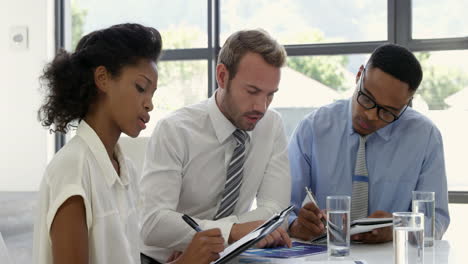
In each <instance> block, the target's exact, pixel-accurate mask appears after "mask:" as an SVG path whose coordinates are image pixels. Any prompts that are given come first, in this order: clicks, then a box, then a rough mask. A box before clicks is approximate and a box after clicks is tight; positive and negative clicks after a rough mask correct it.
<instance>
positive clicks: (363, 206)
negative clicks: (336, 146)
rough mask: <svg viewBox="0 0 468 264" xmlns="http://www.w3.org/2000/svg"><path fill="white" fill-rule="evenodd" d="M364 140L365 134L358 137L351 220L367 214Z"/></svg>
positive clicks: (367, 200) (367, 196)
mask: <svg viewBox="0 0 468 264" xmlns="http://www.w3.org/2000/svg"><path fill="white" fill-rule="evenodd" d="M366 140H367V136H365V137H362V136H361V137H360V138H359V149H358V152H357V156H356V168H355V169H354V176H353V194H352V196H351V197H352V198H351V220H355V219H360V218H364V217H367V216H368V202H369V194H368V192H369V189H368V184H369V174H368V172H367V166H366Z"/></svg>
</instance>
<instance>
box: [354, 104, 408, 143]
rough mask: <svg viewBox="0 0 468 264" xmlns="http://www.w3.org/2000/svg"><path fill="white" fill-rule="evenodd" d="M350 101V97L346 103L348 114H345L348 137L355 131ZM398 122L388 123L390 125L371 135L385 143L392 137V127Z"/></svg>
mask: <svg viewBox="0 0 468 264" xmlns="http://www.w3.org/2000/svg"><path fill="white" fill-rule="evenodd" d="M352 100H353V97H351V99H349V100H348V102H347V103H348V114H347V125H346V127H347V128H346V129H347V130H348V133H349V135H352V134H353V133H356V131H354V128H353V117H352V106H353V104H352ZM398 122H399V120H397V121H395V122H393V123H390V124H388V125H386V126H384V127H383V128H381V129H379V130H377V131H375V132H374V133H372V134H377V135H379V136H380V137H381V138H382V139H384V140H385V141H389V140H390V137H391V136H392V130H393V127H394V126H395V125H396V124H397V123H398ZM356 134H357V133H356ZM372 134H371V135H372ZM371 135H369V136H371Z"/></svg>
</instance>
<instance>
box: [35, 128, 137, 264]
mask: <svg viewBox="0 0 468 264" xmlns="http://www.w3.org/2000/svg"><path fill="white" fill-rule="evenodd" d="M116 155H117V159H118V162H119V165H120V177H119V175H118V174H117V172H116V171H115V169H114V167H113V165H112V163H111V161H110V159H109V156H108V154H107V152H106V150H105V148H104V145H103V144H102V142H101V140H100V139H99V137H98V136H97V134H96V133H95V132H94V130H93V129H92V128H91V127H90V126H89V125H88V124H86V122H85V121H81V123H80V125H79V126H78V130H77V133H76V136H75V137H74V138H73V139H72V140H70V142H68V143H67V144H66V145H65V146H64V147H63V148H62V149H61V150H60V151H59V152H58V153H57V154H56V155H55V157H54V159H53V160H52V161H51V162H50V164H49V165H48V166H47V169H46V171H45V175H44V178H43V180H42V184H41V187H40V191H39V196H40V197H39V199H40V201H39V208H38V213H37V218H36V222H35V224H34V250H33V259H34V261H35V262H34V263H37V264H51V263H52V262H53V259H52V245H51V239H50V228H51V225H52V222H53V220H54V217H55V214H56V213H57V210H58V209H59V208H60V206H61V205H62V204H63V203H64V202H65V201H66V200H67V199H68V198H70V197H72V196H81V197H82V198H83V201H84V205H85V210H86V224H87V227H88V243H89V263H90V264H93V263H95V264H98V263H99V264H105V263H109V264H111V263H112V264H116V263H122V264H129V263H131V264H137V263H138V264H139V263H140V249H139V243H140V238H139V221H138V217H139V216H138V215H139V214H138V212H137V197H138V196H137V195H138V189H137V184H138V181H137V179H136V174H135V169H134V167H133V166H131V164H130V162H128V160H126V159H124V157H123V156H122V154H121V152H120V147H119V145H116Z"/></svg>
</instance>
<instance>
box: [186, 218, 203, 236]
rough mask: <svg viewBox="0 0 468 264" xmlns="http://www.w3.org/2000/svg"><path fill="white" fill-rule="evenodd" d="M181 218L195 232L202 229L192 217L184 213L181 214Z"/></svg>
mask: <svg viewBox="0 0 468 264" xmlns="http://www.w3.org/2000/svg"><path fill="white" fill-rule="evenodd" d="M182 219H184V221H185V222H186V223H187V224H188V225H189V226H190V227H192V228H193V229H194V230H195V231H197V232H201V231H202V229H201V228H200V226H199V225H198V224H197V222H195V220H193V219H192V217H190V216H188V215H186V214H184V215H183V216H182Z"/></svg>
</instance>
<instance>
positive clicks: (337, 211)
mask: <svg viewBox="0 0 468 264" xmlns="http://www.w3.org/2000/svg"><path fill="white" fill-rule="evenodd" d="M350 208H351V198H350V197H349V196H327V243H328V255H329V256H332V257H344V256H349V244H350V238H349V231H350V227H349V226H350V222H351V221H350V220H351V219H350V214H349V211H350Z"/></svg>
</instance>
